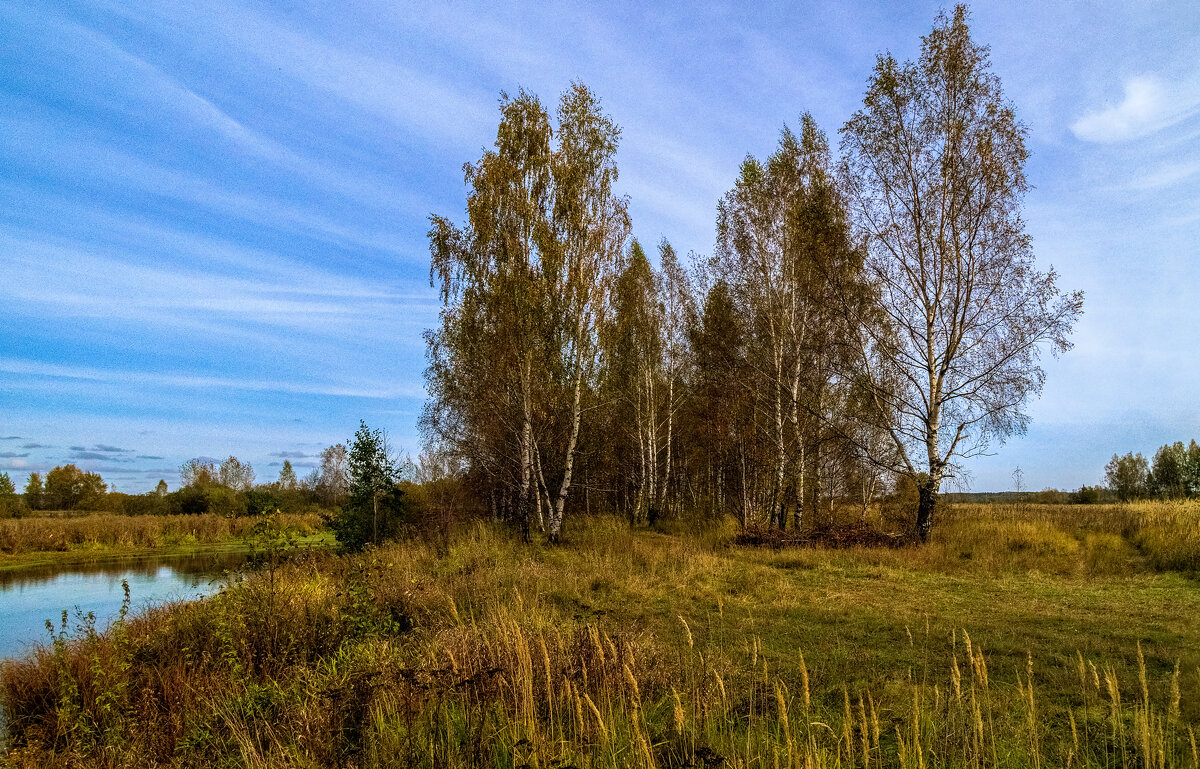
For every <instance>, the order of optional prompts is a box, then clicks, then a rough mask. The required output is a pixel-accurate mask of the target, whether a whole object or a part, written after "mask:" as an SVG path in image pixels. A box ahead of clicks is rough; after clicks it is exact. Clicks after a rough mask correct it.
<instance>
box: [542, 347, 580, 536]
mask: <svg viewBox="0 0 1200 769" xmlns="http://www.w3.org/2000/svg"><path fill="white" fill-rule="evenodd" d="M582 397H583V372H582V371H580V372H579V373H578V374H576V376H575V399H574V403H573V404H572V407H571V413H572V420H571V438H570V440H569V441H567V457H566V465H565V467H564V468H563V479H562V485H561V486H559V489H558V498H557V499H555V500H554V509H553V510H551V511H550V525H549V533H550V541H551V542H555V543H557V542H558V541H559V539H560V538H561V536H562V522H563V512H564V510H565V509H566V506H567V493H568V492H569V491H570V490H571V471H572V470H573V469H574V466H575V443H576V441H578V440H579V423H580V422H581V421H582V418H583V411H582V409H581V408H580V403H581V399H582Z"/></svg>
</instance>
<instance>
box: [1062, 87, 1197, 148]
mask: <svg viewBox="0 0 1200 769" xmlns="http://www.w3.org/2000/svg"><path fill="white" fill-rule="evenodd" d="M1195 90H1196V89H1194V88H1189V87H1187V86H1186V85H1184V84H1182V83H1178V82H1176V83H1171V84H1164V83H1163V82H1162V81H1161V80H1160V79H1159V78H1157V77H1154V76H1153V75H1139V76H1137V77H1132V78H1129V79H1128V80H1126V81H1125V97H1124V99H1123V100H1122V101H1121V103H1120V104H1116V105H1113V106H1108V107H1105V108H1103V109H1099V110H1095V111H1093V112H1089V113H1088V114H1086V115H1084V116H1083V117H1081V118H1079V119H1078V120H1076V121H1075V123H1074V124H1072V125H1071V132H1072V133H1074V134H1075V136H1076V137H1077V138H1079V139H1082V140H1083V141H1090V142H1102V143H1110V142H1123V141H1128V140H1130V139H1136V138H1138V137H1141V136H1146V135H1148V134H1152V133H1154V132H1155V131H1159V130H1161V129H1163V128H1166V127H1168V126H1170V125H1173V124H1174V123H1177V122H1179V121H1180V120H1182V119H1184V118H1186V117H1187V116H1188V115H1189V114H1191V113H1192V112H1194V111H1195V110H1196V109H1197V107H1198V106H1200V96H1198V94H1197V93H1196V92H1195Z"/></svg>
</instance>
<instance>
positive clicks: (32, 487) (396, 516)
mask: <svg viewBox="0 0 1200 769" xmlns="http://www.w3.org/2000/svg"><path fill="white" fill-rule="evenodd" d="M423 466H424V467H425V473H424V476H423V477H422V480H424V481H425V482H426V483H427V484H428V485H430V486H436V485H437V484H438V482H439V481H440V479H442V478H443V477H444V476H445V473H442V472H436V473H435V472H432V471H431V469H430V467H429V464H428V462H424V463H423ZM415 474H416V469H415V468H414V467H413V466H412V463H411V462H409V461H408V460H407V459H405V460H403V461H401V460H399V459H398V458H395V457H393V456H392V455H391V453H390V451H389V448H388V443H387V436H386V435H385V434H384V433H383V432H382V431H380V430H372V429H370V428H368V427H367V425H366V424H365V423H362V424H360V425H359V429H358V431H357V432H356V433H355V434H354V438H353V440H352V441H350V447H349V449H347V448H346V446H345V445H344V444H341V443H338V444H335V445H333V446H330V447H328V448H326V449H325V450H324V451H322V452H321V461H320V464H319V465H318V466H317V467H316V468H315V469H314V470H313V471H312V473H311V474H309V475H308V476H307V477H306V478H304V479H298V478H297V477H296V471H295V469H294V468H293V467H292V463H291V461H290V460H286V459H285V460H284V462H283V466H282V467H281V468H280V471H279V477H278V478H277V479H276V480H274V481H272V482H270V483H261V484H255V482H254V480H255V474H254V468H252V467H251V466H250V464H249V463H246V462H243V461H241V460H239V459H238V458H237V457H234V456H230V457H228V458H227V459H225V461H223V462H221V463H220V464H217V463H216V462H215V461H213V460H211V459H206V458H196V459H190V460H188V461H187V462H184V463H183V464H182V465H180V467H179V479H180V482H181V485H180V488H179V489H177V490H176V491H173V492H172V491H169V489H168V487H167V482H166V481H165V480H160V481H159V482H158V485H157V486H156V487H155V489H154V490H153V491H151V492H148V493H146V494H138V495H132V494H119V493H116V492H107V484H105V482H104V480H103V479H102V478H101V477H100V475H99V474H98V473H88V472H84V471H82V470H80V469H79V468H77V467H76V466H75V465H63V466H61V467H56V468H54V469H53V470H51V471H49V472H48V473H46V475H45V479H44V480H43V477H42V475H41V474H40V473H36V472H35V473H31V474H30V475H29V480H28V482H27V484H26V487H25V493H24V495H19V494H17V491H16V487H15V485H14V483H13V481H12V478H11V477H10V476H9V475H8V473H0V517H11V516H19V515H22V514H24V513H26V512H28V511H31V510H34V511H35V510H94V511H104V512H115V513H124V514H129V515H153V514H168V513H169V514H184V515H187V514H201V513H213V514H217V515H226V516H237V515H257V514H261V513H271V512H274V511H277V510H278V511H282V512H301V511H318V512H321V513H322V514H323V516H324V518H325V520H326V522H327V523H328V525H329V528H330V530H331V531H332V532H333V533H334V535H335V536H336V537H337V539H338V542H339V544H341V545H342V546H343V547H345V548H347V549H351V550H358V549H361V548H363V547H364V546H366V545H367V544H378V543H379V542H381V541H382V540H384V539H387V538H390V537H393V536H395V535H396V534H397V533H398V532H399V530H400V529H401V527H403V526H405V525H409V524H413V523H415V522H416V521H415V518H416V516H415V515H414V510H415V506H414V499H413V495H412V494H410V492H411V491H413V489H414V488H415V485H414V484H413V482H412V480H413V479H412V477H411V476H413V475H415ZM440 497H447V493H446V492H445V491H444V490H443V491H442V492H441V493H440Z"/></svg>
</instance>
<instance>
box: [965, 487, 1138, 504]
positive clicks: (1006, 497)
mask: <svg viewBox="0 0 1200 769" xmlns="http://www.w3.org/2000/svg"><path fill="white" fill-rule="evenodd" d="M946 501H947V502H949V503H951V504H976V505H1012V504H1034V505H1096V504H1110V503H1112V502H1116V501H1117V496H1116V495H1115V494H1113V492H1112V491H1111V490H1110V489H1106V488H1104V487H1103V486H1081V487H1079V488H1078V489H1075V490H1074V491H1062V490H1060V489H1042V490H1041V491H978V492H950V493H947V494H946Z"/></svg>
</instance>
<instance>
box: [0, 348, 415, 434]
mask: <svg viewBox="0 0 1200 769" xmlns="http://www.w3.org/2000/svg"><path fill="white" fill-rule="evenodd" d="M0 372H4V373H9V374H17V375H20V376H40V377H50V378H60V379H67V380H82V381H88V382H104V383H110V384H127V385H128V384H142V385H151V386H160V387H168V388H180V389H187V390H251V391H256V392H279V393H294V394H298V395H326V396H331V397H345V398H371V399H388V400H390V399H395V398H421V397H424V394H425V393H424V388H421V387H419V386H416V387H414V386H412V385H406V384H397V383H390V384H386V383H378V384H377V386H376V387H371V386H370V385H366V386H364V385H363V384H361V382H360V383H359V384H356V385H350V384H343V383H336V382H298V381H291V380H264V379H251V378H246V379H238V378H232V377H216V376H205V375H200V374H188V373H152V372H147V371H125V370H115V369H100V368H92V367H86V366H63V365H60V364H54V363H42V362H40V361H28V360H19V359H13V358H0ZM70 449H71V451H87V450H88V449H86V448H85V447H83V446H71V447H70Z"/></svg>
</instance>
